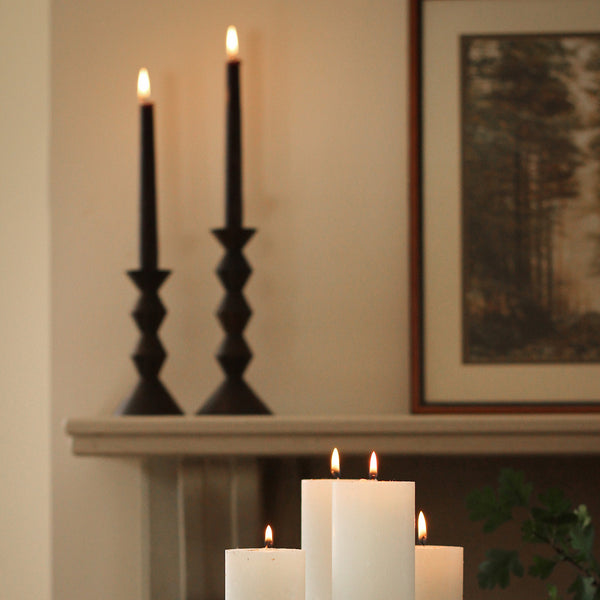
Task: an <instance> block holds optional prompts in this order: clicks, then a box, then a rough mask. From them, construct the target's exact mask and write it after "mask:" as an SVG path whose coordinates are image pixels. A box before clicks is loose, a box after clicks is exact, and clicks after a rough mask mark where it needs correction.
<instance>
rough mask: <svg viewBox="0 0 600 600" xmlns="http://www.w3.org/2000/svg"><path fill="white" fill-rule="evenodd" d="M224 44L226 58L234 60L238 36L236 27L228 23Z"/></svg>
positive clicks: (237, 48) (236, 53)
mask: <svg viewBox="0 0 600 600" xmlns="http://www.w3.org/2000/svg"><path fill="white" fill-rule="evenodd" d="M225 46H226V47H227V58H229V59H230V60H236V59H237V56H238V50H239V46H238V36H237V29H236V28H235V27H234V26H233V25H230V26H229V27H228V28H227V38H226V40H225Z"/></svg>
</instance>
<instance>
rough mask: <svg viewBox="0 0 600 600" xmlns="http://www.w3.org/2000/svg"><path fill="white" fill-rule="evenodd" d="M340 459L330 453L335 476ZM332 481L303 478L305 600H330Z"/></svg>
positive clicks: (336, 454)
mask: <svg viewBox="0 0 600 600" xmlns="http://www.w3.org/2000/svg"><path fill="white" fill-rule="evenodd" d="M339 472H340V457H339V453H338V451H337V448H334V450H333V452H332V454H331V474H332V475H333V476H334V477H338V476H339ZM333 484H334V480H333V479H303V480H302V501H301V509H302V515H301V540H302V549H303V550H304V551H305V552H306V598H307V600H331V495H332V486H333Z"/></svg>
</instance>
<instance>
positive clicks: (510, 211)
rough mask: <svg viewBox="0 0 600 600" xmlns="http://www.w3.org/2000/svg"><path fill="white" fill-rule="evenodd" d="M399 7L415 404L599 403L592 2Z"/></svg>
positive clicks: (572, 407)
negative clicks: (403, 27)
mask: <svg viewBox="0 0 600 600" xmlns="http://www.w3.org/2000/svg"><path fill="white" fill-rule="evenodd" d="M409 7H410V14H409V22H410V38H409V39H410V60H411V64H410V90H411V93H410V107H411V108H410V122H411V131H410V149H411V152H410V154H411V166H410V202H411V223H410V237H411V248H410V252H411V298H410V303H411V324H412V331H411V354H412V365H411V388H412V389H411V393H412V406H413V411H414V412H422V413H423V412H425V413H426V412H434V413H435V412H437V413H439V412H472V413H476V412H507V413H508V412H577V411H600V5H599V4H598V2H597V0H410V2H409Z"/></svg>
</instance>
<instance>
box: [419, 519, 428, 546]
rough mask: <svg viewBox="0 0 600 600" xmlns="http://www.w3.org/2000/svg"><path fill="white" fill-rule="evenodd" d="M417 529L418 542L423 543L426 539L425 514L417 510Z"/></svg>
mask: <svg viewBox="0 0 600 600" xmlns="http://www.w3.org/2000/svg"><path fill="white" fill-rule="evenodd" d="M417 531H418V536H419V542H420V543H421V544H424V543H425V541H426V540H427V523H426V522H425V515H424V514H423V511H420V512H419V519H418V521H417Z"/></svg>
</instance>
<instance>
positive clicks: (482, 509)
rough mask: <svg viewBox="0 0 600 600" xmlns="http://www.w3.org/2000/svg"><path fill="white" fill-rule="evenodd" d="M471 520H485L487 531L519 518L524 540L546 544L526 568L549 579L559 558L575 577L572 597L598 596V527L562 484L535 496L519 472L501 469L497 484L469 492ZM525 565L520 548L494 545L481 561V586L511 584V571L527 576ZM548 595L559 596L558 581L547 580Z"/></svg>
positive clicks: (591, 599)
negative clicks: (596, 551) (576, 504)
mask: <svg viewBox="0 0 600 600" xmlns="http://www.w3.org/2000/svg"><path fill="white" fill-rule="evenodd" d="M467 508H468V510H469V516H470V518H471V520H472V521H483V531H484V532H492V531H495V530H496V529H498V527H500V526H501V525H503V524H504V523H507V522H508V521H513V520H516V518H517V517H516V516H515V513H516V512H517V511H516V510H515V509H521V510H519V512H518V514H519V515H524V516H522V517H521V521H520V524H521V539H522V541H523V542H526V543H531V544H543V545H544V546H545V552H544V554H535V555H534V556H533V560H532V563H531V564H530V565H529V566H528V568H527V573H528V574H529V575H531V576H533V577H537V578H539V579H548V578H549V577H550V575H551V574H552V573H553V571H554V568H555V567H556V566H557V565H558V564H560V563H566V564H568V565H570V566H571V567H572V568H573V570H574V571H575V579H574V580H573V582H572V584H571V585H570V587H569V588H568V592H569V594H571V595H572V598H573V600H600V566H599V565H598V562H597V561H596V559H595V558H594V555H593V546H594V526H593V524H592V518H591V516H590V514H589V512H588V509H587V507H586V506H585V505H583V504H581V505H579V506H578V507H576V508H573V506H572V504H571V502H570V501H569V500H568V499H567V498H566V497H565V495H564V494H563V492H562V491H561V490H559V489H550V490H547V491H545V492H542V493H540V494H538V495H537V496H535V497H534V493H533V484H531V483H529V482H527V481H525V476H524V474H523V473H522V472H520V471H514V470H513V469H504V470H502V471H501V472H500V476H499V478H498V486H497V489H493V488H492V487H491V486H486V487H484V488H482V489H479V490H474V491H473V492H471V493H470V494H469V495H468V497H467ZM524 574H525V568H524V566H523V563H522V562H521V558H520V556H519V552H518V551H517V550H503V549H497V548H494V549H491V550H488V552H487V553H486V558H485V560H484V561H483V562H482V563H481V564H480V565H479V572H478V574H477V580H478V582H479V587H481V588H483V589H493V588H495V587H496V586H499V587H501V588H506V587H508V585H509V583H510V581H511V576H515V577H523V575H524ZM548 598H549V600H560V596H559V594H558V589H557V587H556V586H555V585H553V584H550V585H548Z"/></svg>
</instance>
